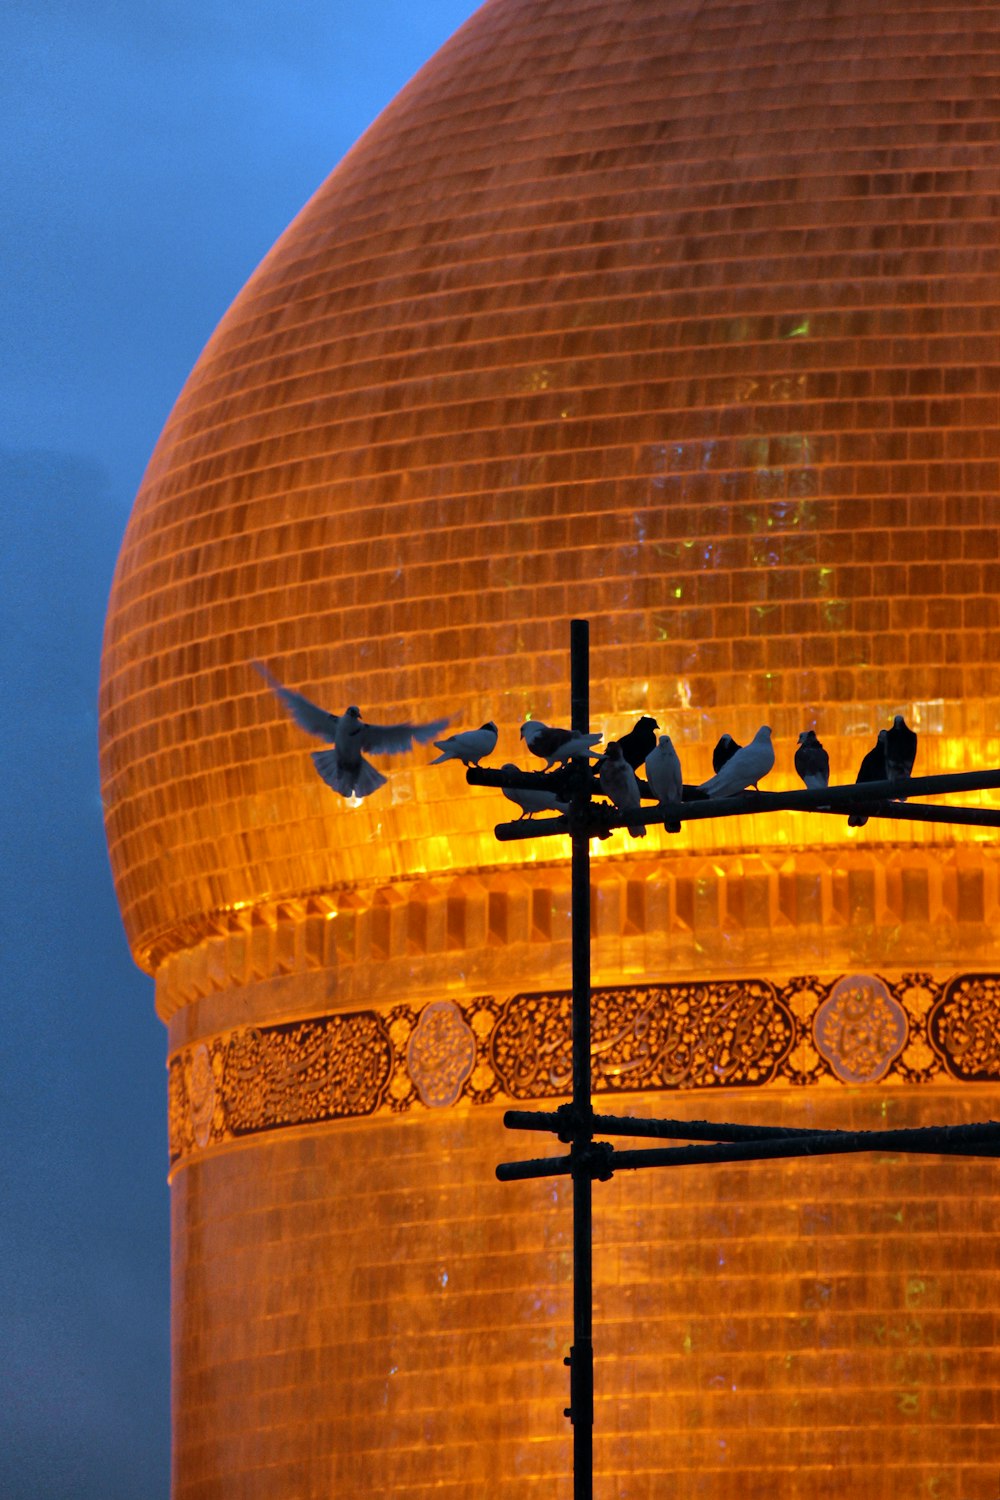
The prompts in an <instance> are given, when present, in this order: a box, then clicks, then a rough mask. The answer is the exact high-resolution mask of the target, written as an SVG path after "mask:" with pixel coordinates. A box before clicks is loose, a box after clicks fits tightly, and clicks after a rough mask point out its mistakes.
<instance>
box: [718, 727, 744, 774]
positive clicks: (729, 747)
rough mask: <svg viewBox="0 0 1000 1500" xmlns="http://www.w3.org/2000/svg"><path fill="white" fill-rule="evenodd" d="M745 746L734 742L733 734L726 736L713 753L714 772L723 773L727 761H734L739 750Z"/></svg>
mask: <svg viewBox="0 0 1000 1500" xmlns="http://www.w3.org/2000/svg"><path fill="white" fill-rule="evenodd" d="M742 749H743V746H742V745H741V744H739V743H738V741H736V740H734V739H733V737H732V735H731V734H724V735H723V736H722V738H721V739H720V740H719V743H718V744H717V745H716V747H715V749H714V750H713V751H712V770H713V771H721V770H722V768H723V766H724V765H725V764H726V761H727V760H732V758H733V756H734V755H735V754H736V752H737V750H742Z"/></svg>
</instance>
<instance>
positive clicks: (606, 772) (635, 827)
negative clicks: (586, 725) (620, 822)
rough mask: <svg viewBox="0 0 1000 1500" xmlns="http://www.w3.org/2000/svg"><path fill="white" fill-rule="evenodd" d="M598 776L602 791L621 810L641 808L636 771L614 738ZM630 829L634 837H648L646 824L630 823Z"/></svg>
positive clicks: (629, 810)
mask: <svg viewBox="0 0 1000 1500" xmlns="http://www.w3.org/2000/svg"><path fill="white" fill-rule="evenodd" d="M597 774H598V777H599V779H600V783H601V791H602V792H603V793H604V795H605V796H606V797H609V798H610V799H611V801H612V802H613V803H614V804H615V806H616V807H617V809H618V811H619V812H622V813H625V814H626V815H627V814H628V813H630V812H638V810H639V783H638V781H636V779H635V772H634V771H633V769H632V767H631V766H630V765H629V763H628V761H627V760H626V759H625V757H624V755H623V754H622V751H621V746H620V745H619V744H617V743H616V742H615V741H614V740H612V742H611V744H610V745H609V746H608V749H607V754H606V755H605V756H604V758H603V759H602V761H601V766H600V770H599V771H598V773H597ZM628 831H629V833H630V834H631V835H632V837H633V838H634V839H644V838H645V837H646V825H645V824H644V823H635V824H630V825H628Z"/></svg>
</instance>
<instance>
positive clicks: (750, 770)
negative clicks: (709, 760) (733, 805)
mask: <svg viewBox="0 0 1000 1500" xmlns="http://www.w3.org/2000/svg"><path fill="white" fill-rule="evenodd" d="M773 765H774V746H773V745H772V744H771V730H770V728H769V726H768V725H767V724H762V725H761V727H760V728H759V729H758V731H757V733H756V734H755V735H754V737H753V739H752V740H751V741H750V743H749V745H743V746H742V747H741V748H740V749H739V750H737V751H736V753H735V754H734V755H731V756H730V757H729V759H728V760H727V761H724V762H723V765H722V768H721V770H718V771H716V773H715V775H714V776H710V777H709V779H708V780H707V781H703V782H702V784H701V788H702V791H704V792H707V793H708V795H709V796H710V797H735V796H736V795H737V794H738V793H739V792H743V791H745V790H746V788H747V787H748V786H752V787H754V788H755V789H756V787H757V783H758V782H759V781H762V780H763V779H764V777H765V776H766V775H767V773H768V771H770V770H771V768H772V766H773Z"/></svg>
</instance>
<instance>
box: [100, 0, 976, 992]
mask: <svg viewBox="0 0 1000 1500" xmlns="http://www.w3.org/2000/svg"><path fill="white" fill-rule="evenodd" d="M989 14H990V11H989V8H988V7H983V6H981V5H976V4H958V5H957V6H954V7H950V8H946V9H940V8H935V9H926V10H925V9H922V8H919V7H914V6H912V5H907V6H904V7H902V8H900V9H899V10H898V11H897V10H889V11H886V9H885V8H884V7H881V6H872V5H871V4H869V3H867V0H838V3H837V4H835V5H834V6H832V7H831V6H830V5H828V4H825V3H824V4H819V3H818V0H808V3H805V0H801V3H795V4H790V5H782V6H773V5H751V4H745V5H737V6H732V5H728V4H727V5H708V6H707V7H706V6H703V7H699V8H698V12H697V16H696V17H694V16H692V13H691V12H690V8H689V7H687V6H683V5H678V4H664V3H663V0H630V3H628V4H625V5H614V6H610V5H608V4H607V3H606V0H599V3H598V0H549V3H544V4H541V3H538V0H532V3H530V4H528V3H527V0H523V3H511V0H491V3H488V4H486V5H485V6H484V7H483V8H482V10H480V11H479V12H478V13H477V14H476V15H475V16H474V17H473V18H472V20H471V21H469V23H468V24H467V25H466V26H465V27H463V28H462V30H460V31H459V32H458V34H457V35H456V36H455V37H454V38H453V39H452V41H451V42H450V43H449V44H448V45H447V46H446V47H445V48H444V49H443V50H442V51H441V52H440V53H439V54H438V55H437V56H436V57H435V58H434V59H433V61H432V62H431V63H430V64H428V66H427V67H426V68H424V69H423V71H422V72H421V73H420V74H419V75H418V76H417V78H416V79H415V80H414V81H413V82H412V83H411V85H410V86H409V87H408V88H407V89H405V90H404V91H403V93H402V94H401V95H400V96H399V98H398V99H397V100H396V101H395V102H394V104H393V105H392V106H391V107H390V108H389V109H387V110H386V112H385V113H384V114H383V115H382V117H381V118H380V119H379V120H378V121H377V123H376V124H375V125H374V126H373V127H372V128H371V129H370V130H369V131H368V133H367V134H366V135H365V136H364V138H363V139H362V140H361V142H360V143H359V144H358V145H357V146H356V147H355V149H354V150H353V151H351V152H350V154H349V155H348V156H347V158H346V159H345V160H344V162H343V163H342V164H341V165H340V166H339V167H338V168H337V170H336V171H335V172H333V174H332V175H331V176H330V178H329V179H328V180H327V182H326V183H325V184H324V185H323V187H322V188H321V189H320V190H319V192H318V193H317V194H316V195H315V197H314V198H313V199H312V201H311V202H310V203H309V204H308V206H307V207H306V208H305V209H304V210H303V212H302V213H301V214H300V215H299V217H298V218H297V219H296V221H295V222H294V223H293V224H292V226H291V227H290V228H289V230H288V231H287V232H286V234H285V235H284V236H283V237H282V238H281V239H280V240H279V242H278V244H277V245H276V246H275V248H274V250H273V251H272V252H271V253H270V255H268V256H267V258H266V259H265V261H264V262H263V264H262V265H261V267H260V268H259V270H258V271H257V272H256V273H255V274H254V276H253V277H252V278H251V280H250V281H249V283H248V284H247V286H246V287H245V288H244V290H243V291H242V293H241V294H240V295H239V297H238V298H237V299H236V301H235V303H234V304H233V306H232V308H231V309H230V311H229V312H228V314H227V315H226V317H225V318H224V320H223V321H222V323H221V325H220V327H219V329H218V331H217V332H216V334H215V335H214V337H213V338H212V340H211V342H210V344H209V345H208V347H207V349H206V351H205V353H204V355H203V356H202V358H201V360H200V361H199V363H198V365H197V367H196V368H195V370H194V372H193V374H192V375H191V377H190V379H189V380H188V382H187V384H186V386H185V388H184V390H183V392H182V394H181V396H180V398H179V400H178V402H177V405H176V407H175V409H174V411H173V413H172V415H171V417H170V419H169V421H168V423H167V425H166V428H165V430H164V432H163V435H162V437H161V439H160V441H159V444H158V446H157V449H156V451H155V453H154V455H153V458H152V460H151V462H150V465H149V469H148V472H147V474H146V476H145V479H144V481H143V485H142V488H141V491H140V493H139V496H138V498H137V500H136V504H135V510H134V513H133V516H132V519H131V522H130V524H129V528H128V532H127V536H126V538H125V542H124V545H123V548H122V553H121V559H120V562H119V566H118V571H117V575H116V578H115V583H114V587H113V592H112V597H111V603H110V608H109V614H108V623H107V635H106V643H105V651H104V662H103V685H102V695H101V734H102V768H103V782H104V795H105V799H106V803H107V826H108V837H109V844H110V849H111V856H112V862H113V867H114V873H115V878H116V882H117V887H118V892H119V897H120V900H121V904H122V908H123V912H124V916H125V922H126V926H127V930H128V933H129V937H130V941H131V942H132V945H133V950H134V951H135V952H136V955H137V957H138V958H139V959H140V961H142V962H144V963H146V964H148V965H155V963H156V962H157V960H158V958H159V957H160V956H162V955H163V954H165V953H166V952H169V951H170V950H172V949H177V948H180V947H183V946H184V945H185V944H186V943H193V942H196V941H198V940H199V939H200V938H201V937H202V936H203V935H204V934H205V933H206V932H207V931H209V930H210V924H211V922H212V921H214V920H217V919H218V916H219V914H220V913H223V914H224V913H227V912H232V911H234V910H244V909H246V908H248V907H253V906H255V905H257V904H259V903H261V902H264V901H270V902H280V901H282V900H295V899H304V898H306V897H308V896H310V895H311V894H315V893H318V892H328V891H331V890H336V889H343V888H345V887H350V886H352V885H359V884H365V885H369V886H371V885H378V884H380V883H382V884H385V883H387V882H388V883H392V882H393V881H395V880H397V878H400V877H413V876H419V875H422V874H425V873H430V874H434V873H441V872H447V871H451V870H475V869H481V868H483V867H486V866H497V865H504V864H506V865H513V866H517V865H518V864H521V863H524V862H526V861H531V860H537V859H544V858H552V857H553V856H554V855H555V854H556V853H557V852H558V851H557V850H554V849H553V848H552V846H550V845H547V846H541V845H537V844H520V845H514V846H503V847H501V846H498V845H497V844H496V842H495V841H494V837H493V832H492V828H493V824H494V822H495V821H497V820H498V819H500V818H503V817H504V813H503V811H502V810H498V807H497V803H498V800H499V799H498V798H497V797H496V795H495V794H491V793H486V792H473V791H471V790H469V789H467V788H466V786H465V784H464V781H463V779H462V776H461V773H460V771H459V770H458V769H457V768H455V767H454V766H445V767H443V768H442V767H434V768H433V769H428V768H427V765H426V762H427V761H428V760H429V759H430V755H429V754H428V753H426V752H423V751H421V752H418V753H416V754H415V755H413V756H412V757H408V758H406V759H405V760H404V761H403V762H402V763H399V764H398V766H397V768H396V769H393V767H392V764H391V763H390V764H389V765H383V769H386V770H391V771H392V779H391V783H390V786H389V787H388V788H385V789H384V790H383V792H382V793H380V794H379V795H377V796H375V797H373V798H371V799H370V800H369V801H367V802H366V803H365V804H364V806H363V807H362V808H361V809H359V810H351V809H349V808H348V807H347V806H346V805H345V804H344V803H343V802H342V801H341V800H340V799H339V798H337V797H336V796H335V795H334V794H333V793H331V792H330V791H329V790H328V789H327V788H326V787H325V786H324V785H323V784H322V783H321V782H320V781H319V780H318V779H317V777H316V776H315V774H314V772H313V768H312V765H311V763H310V761H309V756H308V754H307V751H308V749H310V748H313V747H314V744H315V742H311V741H309V740H307V738H306V737H305V736H304V735H303V734H302V733H301V732H300V731H299V730H298V729H296V728H295V726H294V725H292V724H291V723H289V722H288V720H287V719H286V717H285V715H284V714H283V712H282V710H281V708H280V706H279V705H278V704H277V703H276V702H275V700H274V698H273V697H272V696H271V695H270V694H269V693H268V692H267V690H266V688H264V687H263V685H262V683H261V682H260V680H259V678H258V677H257V676H256V675H255V673H254V672H253V671H252V670H251V669H250V663H251V661H252V660H253V659H254V658H261V659H263V660H265V661H266V662H267V663H268V664H269V665H270V666H271V668H272V669H273V670H274V671H275V673H276V674H277V675H278V676H279V677H280V678H281V679H282V680H283V681H284V682H286V683H287V684H288V685H289V686H291V687H294V688H296V689H299V690H301V691H304V692H306V693H307V694H309V696H311V697H313V698H315V699H316V700H318V701H319V702H321V703H323V704H324V705H326V706H328V707H330V708H332V709H334V710H338V711H339V710H342V709H343V708H344V707H345V706H346V705H347V704H348V703H352V702H356V703H358V704H360V705H361V708H362V711H363V712H365V713H366V714H367V715H368V717H370V718H372V719H375V720H379V719H395V718H399V717H404V716H405V717H428V718H429V717H435V716H437V715H439V714H442V713H452V714H454V715H456V727H470V726H473V725H476V724H479V723H481V722H482V721H484V720H485V719H487V718H493V719H495V720H496V721H497V723H498V724H500V726H501V741H500V745H499V747H498V751H497V755H496V757H495V759H496V763H497V764H499V763H500V761H502V760H506V759H511V758H517V752H518V742H517V725H518V723H519V721H520V720H522V719H523V718H524V716H525V715H526V714H527V713H532V714H536V715H538V716H540V717H543V718H547V719H554V720H556V721H558V720H559V719H560V718H565V716H566V714H567V712H568V662H567V650H566V645H567V624H566V622H567V620H568V619H569V618H570V617H571V616H574V615H582V616H586V617H589V618H590V619H591V621H592V622H593V629H592V641H593V653H592V666H593V688H592V699H591V701H592V709H593V717H594V723H595V727H598V728H604V729H606V730H607V732H609V733H612V732H616V731H618V730H620V729H621V728H622V727H624V725H625V724H626V723H627V722H628V721H629V719H630V718H631V716H634V715H635V714H637V713H639V712H643V711H646V710H649V711H650V712H652V713H654V714H655V715H656V717H657V718H658V719H659V720H660V722H661V724H662V725H663V726H664V727H665V728H668V729H669V730H670V731H671V733H672V734H673V736H674V738H675V740H676V741H677V742H678V743H679V744H680V746H681V751H682V757H683V759H684V764H685V770H686V773H687V775H688V779H701V778H702V777H703V776H704V775H707V774H708V770H709V765H708V758H709V750H710V746H711V744H712V743H713V742H714V740H715V738H716V737H717V735H718V734H719V733H720V732H721V731H722V730H723V729H727V730H731V731H732V732H733V733H734V734H736V736H737V737H738V738H743V737H744V736H748V735H749V734H752V733H753V731H754V729H755V728H756V726H757V725H758V724H759V723H761V722H762V721H765V720H766V721H767V722H769V723H770V724H771V725H772V726H773V728H774V731H775V738H776V742H777V743H778V746H779V769H778V771H777V772H776V773H775V776H774V778H773V783H774V784H775V785H780V784H782V782H783V781H784V782H786V783H788V784H791V782H792V780H793V776H792V773H791V750H792V747H793V745H794V741H795V737H796V735H797V733H798V731H799V730H800V729H801V728H803V727H805V726H806V725H809V724H815V725H816V726H817V728H818V730H819V733H820V737H821V738H822V739H823V741H824V742H825V743H826V744H827V746H828V747H829V749H830V750H831V759H832V761H833V764H834V774H835V779H838V780H845V779H850V778H851V777H852V776H853V774H854V770H855V767H856V764H857V761H858V760H859V759H860V755H861V753H862V752H863V750H864V749H865V748H867V743H868V742H869V741H870V737H871V735H872V734H873V732H874V730H875V729H877V728H878V727H879V725H881V724H883V723H886V722H888V721H889V718H891V714H892V713H893V712H894V711H897V710H903V711H904V712H905V713H906V714H907V717H908V719H910V721H911V722H914V723H915V724H916V725H917V727H918V728H919V729H920V731H921V735H922V739H921V750H920V758H919V761H918V769H919V770H923V771H925V772H929V771H931V770H933V769H937V768H942V769H944V768H947V769H958V768H960V767H962V766H964V765H967V764H968V765H976V764H983V763H985V762H987V761H988V762H989V763H992V764H996V763H997V760H998V725H1000V718H998V712H1000V694H998V688H997V677H996V669H995V660H996V656H997V649H998V644H1000V631H998V608H997V592H998V588H997V586H998V583H1000V562H998V558H997V553H998V528H997V524H996V523H997V520H998V512H1000V502H998V499H997V496H998V493H1000V470H998V462H997V454H998V448H1000V432H998V402H1000V398H998V385H1000V362H998V359H997V347H998V346H997V322H998V315H1000V299H998V294H997V285H998V283H997V278H996V272H997V258H998V252H997V248H996V233H995V218H996V162H995V144H996V108H997V105H996V91H995V89H994V88H993V87H992V85H987V84H986V83H985V82H984V80H987V79H989V78H992V77H993V76H994V75H995V74H996V71H997V65H998V62H1000V46H998V42H1000V37H998V33H997V31H996V29H995V28H993V27H987V26H985V25H984V24H982V21H983V18H984V17H986V16H987V15H989ZM887 716H888V717H887ZM399 766H401V768H399ZM756 822H757V820H747V821H746V823H745V824H744V826H742V827H740V828H737V827H736V826H735V825H730V826H722V825H716V826H715V827H714V828H711V829H710V828H709V826H708V825H707V824H705V825H698V826H696V827H694V828H692V829H691V830H689V831H686V832H685V834H684V835H683V836H682V838H681V839H679V840H675V841H674V843H673V844H669V845H668V843H667V836H666V835H664V834H659V833H654V834H653V835H652V836H651V837H650V839H648V840H647V844H646V846H645V848H644V853H646V854H648V853H650V852H653V853H655V852H656V851H657V850H658V849H660V848H666V847H670V848H673V849H680V850H683V851H686V852H687V853H688V854H692V855H693V854H699V853H701V854H708V853H711V852H712V851H713V850H715V849H728V850H731V851H733V852H736V853H739V852H741V851H744V850H747V849H761V848H763V847H767V846H772V847H774V846H778V847H785V846H787V847H789V848H792V849H794V848H796V847H800V846H803V845H805V844H807V843H808V844H810V845H823V844H825V845H828V846H830V847H831V848H837V847H843V845H844V844H845V843H846V842H847V840H848V839H856V838H857V836H856V835H851V834H848V833H847V831H846V830H845V829H844V828H842V827H841V826H840V824H839V821H838V822H837V823H836V824H824V825H823V826H822V827H820V828H815V827H814V826H813V825H809V827H808V829H806V826H805V825H804V824H802V823H800V822H798V821H796V819H795V818H794V817H792V816H791V815H789V817H787V818H786V819H784V820H783V821H781V822H780V823H778V822H769V823H768V824H767V826H766V827H763V826H762V827H758V826H756ZM866 837H867V838H869V839H872V838H874V837H877V834H875V832H874V831H873V830H870V831H869V833H868V834H867V835H866ZM893 837H894V839H897V840H902V841H904V842H905V841H909V840H912V839H916V838H921V839H922V838H924V837H925V836H924V834H922V833H920V834H914V833H911V832H910V831H909V830H908V831H907V832H905V833H902V832H899V833H896V832H894V834H893ZM934 839H935V841H936V843H937V844H938V845H942V846H944V847H945V848H949V847H951V848H954V847H955V845H956V839H955V836H954V835H952V834H949V833H948V832H946V831H941V830H937V831H936V832H935V834H934ZM622 840H623V841H624V835H623V836H622ZM959 842H961V840H959ZM965 842H966V843H967V844H969V843H975V839H974V838H973V839H971V840H970V839H968V838H967V837H966V838H965ZM622 847H627V845H625V844H624V842H623V844H622V845H619V844H617V843H616V848H615V850H613V851H605V852H609V853H612V854H613V853H616V852H617V853H620V852H621V850H622ZM984 857H985V856H984Z"/></svg>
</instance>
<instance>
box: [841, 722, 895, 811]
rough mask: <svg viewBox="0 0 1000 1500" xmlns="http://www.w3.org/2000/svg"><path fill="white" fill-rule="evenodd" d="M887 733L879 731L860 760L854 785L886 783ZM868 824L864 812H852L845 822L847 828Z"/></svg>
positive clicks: (882, 730)
mask: <svg viewBox="0 0 1000 1500" xmlns="http://www.w3.org/2000/svg"><path fill="white" fill-rule="evenodd" d="M886 733H887V731H886V730H884V729H880V730H879V732H878V739H877V740H876V741H875V743H874V745H873V746H872V748H871V749H870V750H869V751H868V754H867V755H866V756H865V758H864V759H863V760H862V762H861V765H860V767H859V768H858V774H857V776H856V777H855V778H854V785H855V786H860V784H861V783H862V782H863V781H888V779H889V777H888V773H887V771H886V765H885V738H886ZM867 822H868V814H867V813H866V812H852V813H851V815H850V817H849V818H848V820H847V826H848V828H864V826H865V824H866V823H867Z"/></svg>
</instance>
